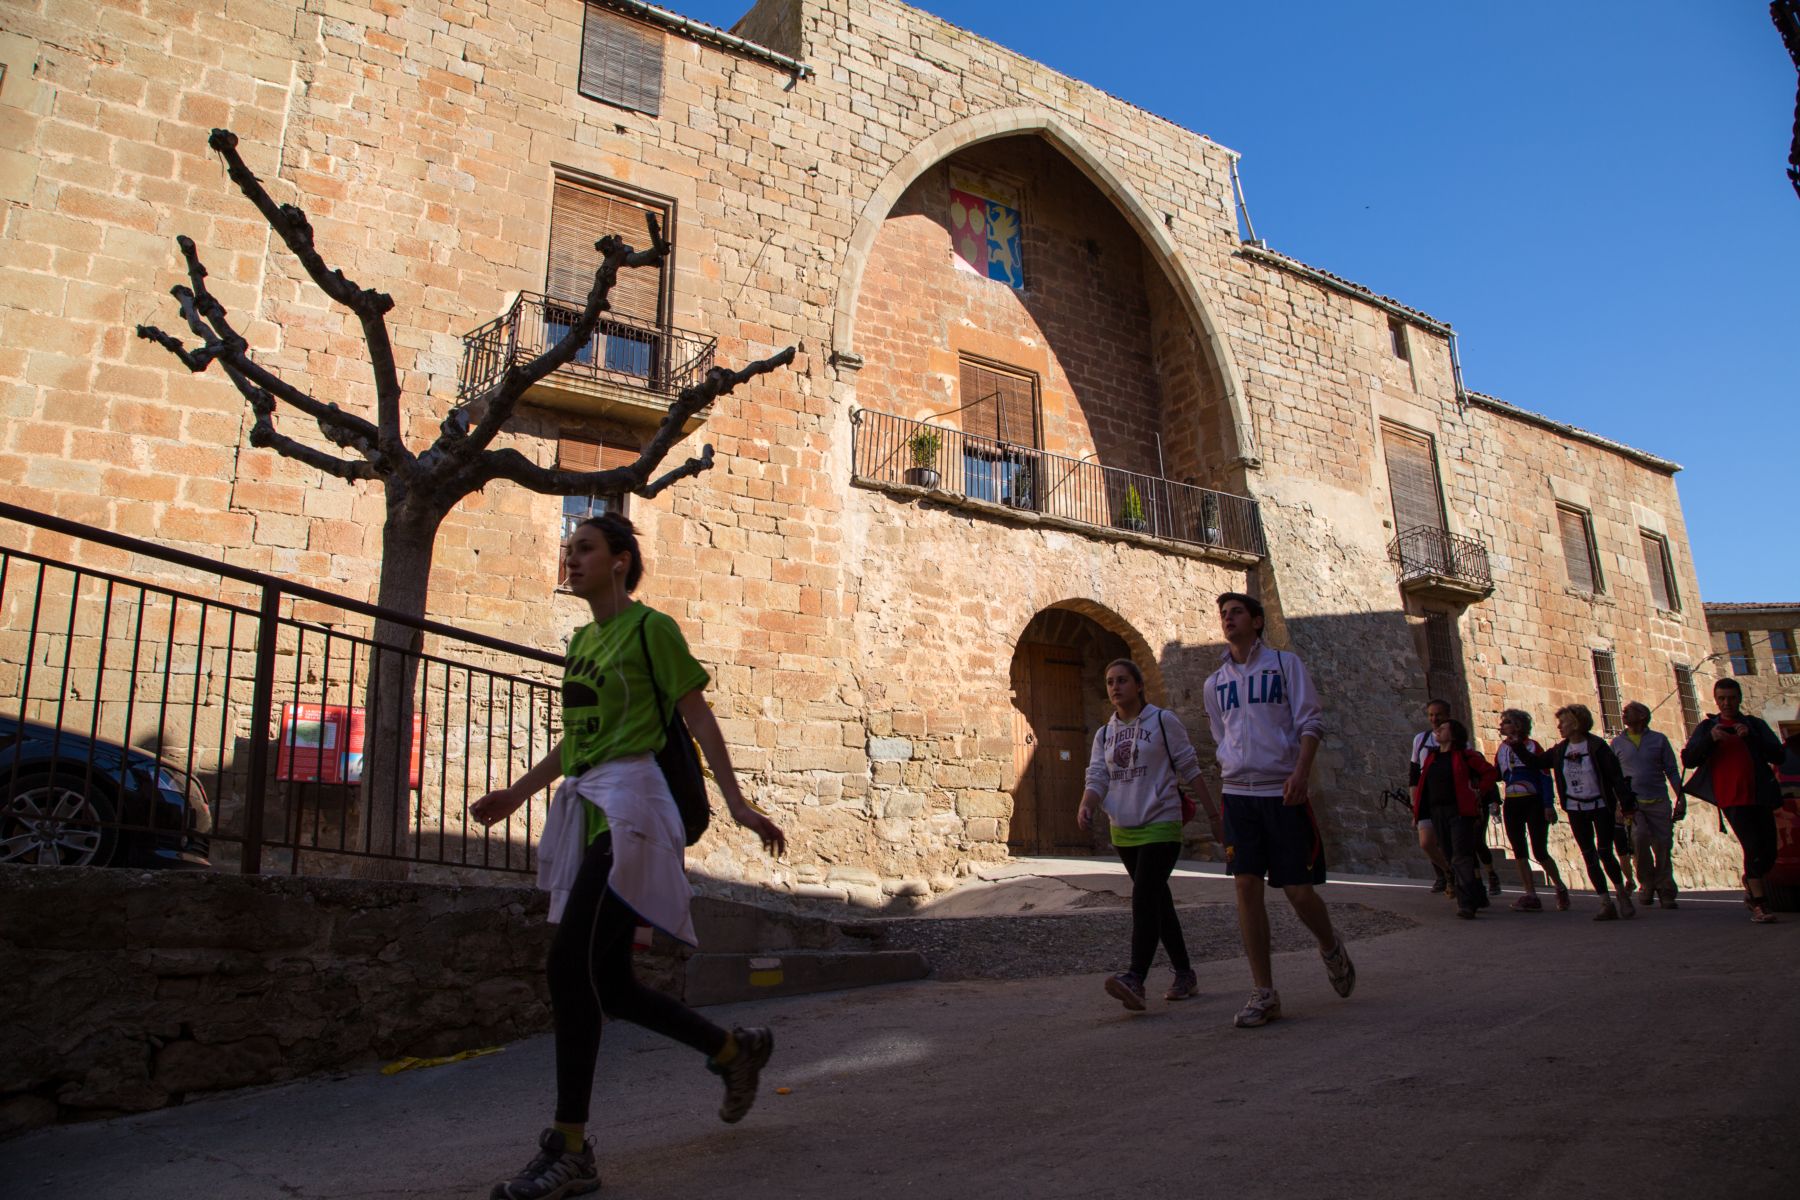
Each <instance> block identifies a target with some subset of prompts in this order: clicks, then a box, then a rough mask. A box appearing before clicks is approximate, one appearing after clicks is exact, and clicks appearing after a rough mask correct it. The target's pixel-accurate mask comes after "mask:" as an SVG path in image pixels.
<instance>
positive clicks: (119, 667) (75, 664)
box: [0, 503, 562, 879]
mask: <svg viewBox="0 0 1800 1200" xmlns="http://www.w3.org/2000/svg"><path fill="white" fill-rule="evenodd" d="M0 519H4V520H7V521H11V522H17V523H18V524H19V525H22V526H25V527H28V528H35V529H36V530H39V531H43V532H44V533H47V534H50V535H52V536H51V537H48V538H43V537H42V534H40V535H39V537H40V538H42V540H44V541H48V542H52V543H58V544H60V545H62V546H67V547H69V548H68V549H59V551H58V552H59V553H61V554H63V555H65V556H66V557H67V558H69V559H73V560H74V561H62V560H59V559H57V558H54V557H51V556H50V555H48V554H44V553H36V552H32V551H27V550H23V549H17V548H14V546H13V544H11V543H13V542H14V541H17V540H23V539H14V538H10V537H9V538H8V539H7V540H5V541H0V861H5V862H18V863H32V862H66V863H89V862H92V863H96V864H97V865H107V864H108V863H115V864H119V865H128V864H135V865H147V866H154V865H169V866H181V865H205V863H206V861H207V859H208V858H210V860H211V865H212V866H214V867H218V868H222V869H227V870H229V869H232V868H234V867H235V868H236V869H238V870H240V871H242V872H244V873H246V874H256V873H260V872H264V871H270V870H273V871H285V872H288V873H295V874H299V873H315V872H317V873H342V872H343V871H344V870H345V869H348V867H349V865H350V860H354V859H358V858H361V859H368V858H387V859H399V860H404V861H406V862H408V863H412V864H415V865H419V866H429V867H431V868H433V869H434V870H431V871H427V872H425V873H424V874H425V875H427V876H431V875H437V876H440V877H447V878H452V879H454V878H461V877H462V874H463V872H464V871H465V870H475V871H501V872H508V873H524V872H529V871H532V870H535V862H534V857H535V856H534V846H535V839H536V835H537V833H538V831H539V830H540V829H541V827H542V824H543V817H544V813H545V802H546V800H547V796H546V795H544V794H540V795H538V796H535V797H533V798H532V799H531V800H530V801H528V802H527V803H526V804H525V805H524V806H523V807H521V808H520V809H519V810H518V811H517V812H516V813H515V814H514V815H513V816H512V817H511V818H510V819H509V820H507V821H506V822H503V823H500V824H497V825H495V826H493V827H491V828H488V827H483V826H482V825H480V824H479V823H478V822H475V821H474V820H473V819H472V818H470V817H469V816H468V813H467V804H468V802H469V801H471V800H473V799H475V798H476V797H478V796H480V795H482V794H483V793H484V792H487V791H489V790H491V789H493V788H497V787H502V786H506V785H509V784H511V783H512V782H513V781H515V780H516V779H517V778H518V777H519V776H520V775H522V774H523V773H524V772H525V771H526V770H527V769H529V768H530V766H531V765H532V764H534V763H535V762H536V761H537V760H538V759H540V758H541V757H543V755H544V754H546V753H547V752H548V751H549V749H550V748H551V747H552V746H554V745H555V744H556V740H557V737H558V736H559V730H558V729H557V728H556V721H557V719H558V716H557V714H558V710H559V707H560V705H559V694H558V687H559V680H560V675H561V666H562V660H561V659H560V657H558V656H557V655H555V654H552V653H549V652H546V651H542V650H537V649H534V648H532V647H530V646H523V645H518V644H516V643H513V642H508V641H505V640H502V639H499V638H492V637H486V636H483V635H480V634H475V633H470V632H466V631H462V630H458V629H454V628H451V627H449V626H447V625H442V624H439V623H437V622H433V621H422V620H416V619H411V618H408V617H406V616H404V615H402V614H399V613H394V612H390V611H387V610H383V609H381V608H378V607H376V606H375V605H371V604H365V603H361V602H359V601H355V600H351V599H347V598H344V597H340V596H336V595H334V594H332V593H330V592H325V591H322V590H320V589H317V588H310V587H306V586H304V585H301V584H296V583H291V582H288V581H286V580H283V579H279V578H276V577H274V576H271V575H265V574H262V573H260V572H256V571H247V570H241V569H238V568H234V567H231V566H228V565H223V564H220V563H218V562H216V561H212V560H209V559H205V558H202V557H200V556H198V555H192V554H186V553H183V552H181V551H176V550H170V549H167V548H164V547H160V546H156V545H154V544H152V543H149V542H143V541H139V540H138V539H135V538H130V537H125V536H122V535H119V534H113V533H107V532H104V531H99V530H93V529H89V528H87V527H86V526H83V525H80V524H77V523H75V522H70V521H64V520H61V519H59V518H55V517H49V516H45V515H43V514H39V513H35V512H32V511H30V510H27V509H22V508H19V507H17V506H15V505H11V504H5V503H0ZM18 532H23V531H18ZM128 570H129V571H130V572H131V574H127V573H126V572H127V571H128ZM134 575H136V576H143V575H149V576H153V579H145V578H140V577H134ZM171 581H173V582H171ZM376 619H382V620H386V621H391V622H397V623H399V624H401V625H404V626H407V627H410V628H411V629H413V630H414V631H416V632H415V635H414V636H413V638H412V639H411V641H412V645H411V647H410V648H408V649H404V650H397V649H393V648H388V647H383V648H379V649H377V647H376V645H375V643H374V641H373V639H372V636H371V632H372V627H373V623H374V621H375V620H376ZM384 669H385V670H386V672H387V675H386V676H385V678H387V679H389V680H393V681H395V686H398V684H399V682H401V681H404V680H406V679H407V678H409V677H410V679H411V691H410V693H409V694H410V702H409V703H408V704H407V705H406V707H407V708H409V709H410V710H411V713H412V721H411V727H412V729H411V734H410V736H408V735H407V734H406V733H405V731H404V729H402V728H401V726H402V725H403V724H404V723H403V722H400V721H398V720H396V721H395V722H394V726H395V728H396V729H397V730H398V731H399V732H398V733H397V735H396V736H395V737H394V738H393V739H392V741H391V742H390V743H389V744H385V745H383V744H380V742H379V741H378V740H377V733H376V729H375V726H376V724H377V722H376V720H375V719H374V715H373V714H369V718H370V719H369V720H368V728H367V729H365V728H364V721H363V717H364V715H365V706H366V705H368V704H369V703H370V699H371V698H375V699H377V700H382V702H383V706H384V707H386V708H389V709H394V710H396V711H397V710H398V706H397V705H395V704H393V702H392V699H391V697H392V695H393V693H392V692H391V691H384V690H383V688H384V685H383V684H382V679H383V675H382V671H383V670H384ZM371 683H373V684H375V685H376V686H375V687H374V688H373V689H371V687H370V684H371ZM383 698H385V699H383ZM379 755H387V756H389V758H388V761H389V762H390V763H398V762H399V761H402V760H405V761H406V762H407V770H406V772H405V783H406V786H405V787H404V788H400V787H397V788H396V793H397V794H398V793H400V792H403V793H404V795H401V796H399V802H397V803H396V802H390V803H387V804H381V803H377V802H374V801H373V800H371V798H370V797H369V795H368V794H367V793H368V789H366V788H365V787H363V786H362V785H361V783H360V781H361V779H362V776H363V774H364V771H363V767H364V764H365V763H368V764H370V770H369V772H368V773H369V774H370V775H371V777H374V776H375V775H376V774H377V773H378V772H377V770H376V768H375V766H374V765H373V764H374V762H375V760H376V758H377V756H379ZM395 783H396V785H398V784H399V783H400V780H399V779H396V780H395ZM184 809H185V811H183V810H184ZM222 847H224V848H227V849H228V851H230V850H235V852H236V853H235V854H232V853H229V852H228V853H226V854H224V855H221V853H220V850H221V848H222ZM234 858H235V860H236V861H235V862H234V861H232V860H233V859H234ZM414 875H415V877H419V873H418V872H417V871H415V872H414Z"/></svg>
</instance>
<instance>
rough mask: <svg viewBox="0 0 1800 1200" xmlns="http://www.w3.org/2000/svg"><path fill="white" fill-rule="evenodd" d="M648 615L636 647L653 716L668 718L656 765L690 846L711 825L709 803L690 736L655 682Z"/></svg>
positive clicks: (696, 752)
mask: <svg viewBox="0 0 1800 1200" xmlns="http://www.w3.org/2000/svg"><path fill="white" fill-rule="evenodd" d="M649 619H650V614H649V613H645V614H644V619H643V620H642V621H639V622H638V644H639V645H640V646H642V647H643V649H644V667H645V669H646V670H648V671H649V673H650V687H651V688H652V689H653V690H654V691H655V692H656V715H657V716H659V717H660V716H662V715H663V712H664V710H665V708H666V709H667V712H668V718H667V720H666V722H665V723H664V725H663V748H662V749H661V750H659V751H657V754H656V765H657V766H658V767H660V768H662V773H663V779H664V780H666V781H667V782H668V785H669V794H670V795H671V796H673V797H675V809H676V811H677V812H679V813H680V814H681V828H682V831H683V833H684V835H685V836H686V838H687V844H688V845H690V846H691V845H693V844H694V843H695V842H697V841H699V840H700V839H701V837H702V836H704V835H705V833H706V827H707V826H708V825H710V824H712V804H711V803H710V802H709V801H708V800H707V798H706V776H705V775H703V774H701V771H700V754H699V752H698V751H696V750H695V749H694V735H693V734H691V733H689V732H688V727H687V722H686V721H684V720H682V719H681V712H680V710H678V709H677V708H676V707H675V706H674V705H673V704H669V703H668V702H667V698H666V697H664V695H663V692H662V687H661V685H659V684H658V683H657V682H656V660H655V659H653V658H651V657H650V635H649V634H647V633H645V632H644V624H645V622H647V621H649Z"/></svg>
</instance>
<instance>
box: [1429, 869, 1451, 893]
mask: <svg viewBox="0 0 1800 1200" xmlns="http://www.w3.org/2000/svg"><path fill="white" fill-rule="evenodd" d="M1449 886H1450V881H1449V880H1448V879H1445V878H1444V877H1443V875H1442V874H1439V875H1438V877H1437V878H1436V879H1434V880H1432V881H1431V891H1432V893H1433V894H1434V895H1435V894H1436V893H1438V892H1441V891H1443V890H1444V889H1445V888H1447V887H1449Z"/></svg>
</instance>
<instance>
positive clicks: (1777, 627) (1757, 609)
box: [1695, 604, 1800, 734]
mask: <svg viewBox="0 0 1800 1200" xmlns="http://www.w3.org/2000/svg"><path fill="white" fill-rule="evenodd" d="M1706 626H1707V632H1708V633H1709V634H1710V635H1711V637H1712V655H1711V657H1712V677H1713V678H1714V679H1718V678H1723V677H1725V676H1730V677H1731V678H1733V679H1736V680H1737V682H1738V686H1739V687H1741V688H1743V689H1744V711H1745V712H1750V713H1755V714H1756V715H1757V716H1759V717H1761V718H1762V719H1763V720H1765V721H1767V722H1768V723H1769V727H1770V728H1771V729H1773V730H1775V732H1776V733H1777V734H1779V733H1781V732H1782V726H1783V724H1786V725H1787V726H1789V727H1790V728H1792V727H1795V726H1800V672H1797V671H1789V672H1785V673H1784V672H1783V671H1781V670H1780V669H1779V666H1778V664H1777V663H1776V660H1775V651H1774V648H1773V647H1772V646H1771V644H1770V642H1771V637H1772V634H1774V633H1777V632H1778V633H1783V634H1786V635H1787V637H1788V647H1789V651H1788V653H1789V662H1790V663H1792V662H1793V661H1794V659H1793V657H1792V655H1793V647H1794V644H1795V643H1794V641H1793V639H1794V637H1795V634H1796V633H1800V604H1708V605H1707V606H1706ZM1727 633H1739V634H1742V635H1743V644H1744V646H1745V649H1746V651H1747V656H1748V659H1749V661H1748V664H1747V665H1748V666H1749V667H1750V670H1749V671H1748V672H1747V673H1745V674H1742V675H1740V674H1738V673H1737V671H1736V668H1735V667H1734V666H1733V665H1732V656H1731V647H1730V644H1729V643H1728V642H1727V641H1726V639H1725V635H1726V634H1727ZM1695 686H1696V688H1697V689H1698V690H1699V695H1698V697H1697V699H1698V701H1699V708H1700V711H1701V713H1703V714H1704V713H1709V712H1713V711H1715V710H1714V707H1713V700H1712V688H1711V687H1710V685H1709V681H1708V680H1707V679H1706V678H1704V677H1702V678H1699V679H1697V680H1696V681H1695Z"/></svg>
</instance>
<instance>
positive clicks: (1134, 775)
mask: <svg viewBox="0 0 1800 1200" xmlns="http://www.w3.org/2000/svg"><path fill="white" fill-rule="evenodd" d="M1165 739H1166V740H1165ZM1199 772H1200V755H1199V753H1198V752H1196V751H1195V749H1194V745H1193V743H1192V742H1191V741H1189V740H1188V732H1187V727H1186V726H1184V725H1183V724H1182V723H1181V718H1180V717H1177V716H1176V715H1175V714H1174V713H1172V712H1170V711H1169V710H1168V709H1166V708H1158V707H1156V705H1154V704H1146V705H1144V708H1143V711H1142V712H1140V713H1138V715H1137V716H1136V717H1134V718H1132V719H1131V720H1129V721H1121V720H1119V714H1118V713H1114V714H1113V716H1112V719H1111V720H1110V721H1108V722H1107V723H1106V724H1104V725H1102V726H1101V727H1100V728H1099V730H1097V731H1096V732H1095V734H1094V747H1093V750H1092V752H1091V753H1090V754H1089V755H1088V768H1087V788H1088V791H1090V792H1093V793H1094V794H1095V795H1096V796H1099V797H1100V799H1101V800H1102V801H1104V802H1105V808H1106V815H1107V817H1108V818H1110V819H1111V821H1112V823H1113V824H1114V825H1117V826H1118V827H1120V828H1121V829H1135V828H1137V827H1138V826H1140V825H1150V824H1154V823H1156V822H1160V821H1174V822H1177V823H1179V822H1180V821H1181V793H1180V792H1179V791H1177V790H1176V787H1175V783H1176V780H1178V779H1182V780H1186V779H1192V778H1193V777H1194V776H1195V775H1197V774H1199Z"/></svg>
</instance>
